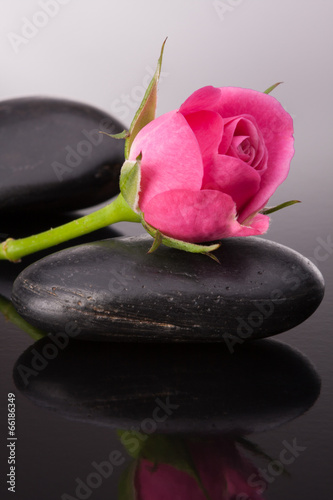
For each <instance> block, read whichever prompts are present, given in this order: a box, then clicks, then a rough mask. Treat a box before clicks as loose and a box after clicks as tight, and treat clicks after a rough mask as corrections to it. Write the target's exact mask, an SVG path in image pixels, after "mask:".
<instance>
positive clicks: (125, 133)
mask: <svg viewBox="0 0 333 500" xmlns="http://www.w3.org/2000/svg"><path fill="white" fill-rule="evenodd" d="M99 133H100V134H103V135H107V136H109V137H112V139H126V138H127V137H128V136H129V131H128V130H123V131H122V132H119V133H118V134H108V133H107V132H103V130H100V131H99Z"/></svg>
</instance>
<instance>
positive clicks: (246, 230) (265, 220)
mask: <svg viewBox="0 0 333 500" xmlns="http://www.w3.org/2000/svg"><path fill="white" fill-rule="evenodd" d="M268 226H269V217H268V215H263V214H257V215H256V216H255V217H254V219H253V220H252V222H251V224H250V225H249V226H243V225H241V224H239V223H238V222H237V226H236V225H234V234H233V235H232V236H255V235H258V234H264V233H266V231H267V229H268Z"/></svg>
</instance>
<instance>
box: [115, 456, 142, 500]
mask: <svg viewBox="0 0 333 500" xmlns="http://www.w3.org/2000/svg"><path fill="white" fill-rule="evenodd" d="M137 465H138V462H137V460H134V462H132V463H131V464H129V466H128V467H127V468H126V469H125V470H124V471H123V472H122V473H121V474H120V477H119V479H118V500H135V499H136V492H135V484H134V480H135V472H136V468H137Z"/></svg>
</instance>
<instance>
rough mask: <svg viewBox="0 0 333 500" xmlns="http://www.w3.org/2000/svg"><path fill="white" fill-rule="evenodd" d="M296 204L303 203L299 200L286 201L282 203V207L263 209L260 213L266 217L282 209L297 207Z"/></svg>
mask: <svg viewBox="0 0 333 500" xmlns="http://www.w3.org/2000/svg"><path fill="white" fill-rule="evenodd" d="M295 203H301V202H300V201H299V200H291V201H285V202H284V203H281V205H276V206H275V207H268V208H263V209H262V210H260V213H261V214H264V215H268V214H272V213H273V212H277V211H278V210H281V209H282V208H285V207H289V206H291V205H295Z"/></svg>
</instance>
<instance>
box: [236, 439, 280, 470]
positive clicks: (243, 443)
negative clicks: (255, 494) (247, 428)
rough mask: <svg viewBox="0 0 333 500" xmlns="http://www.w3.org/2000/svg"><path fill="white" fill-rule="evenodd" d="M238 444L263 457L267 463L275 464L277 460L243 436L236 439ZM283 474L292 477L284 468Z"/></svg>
mask: <svg viewBox="0 0 333 500" xmlns="http://www.w3.org/2000/svg"><path fill="white" fill-rule="evenodd" d="M236 442H237V443H238V444H239V445H240V446H242V447H243V448H244V449H245V450H247V451H250V452H251V453H253V455H256V456H257V457H261V458H262V459H264V460H266V461H267V462H274V460H275V459H274V458H273V457H271V456H270V455H268V454H267V453H266V452H265V451H263V450H262V449H261V447H260V446H259V445H258V444H257V443H254V442H253V441H250V440H249V439H247V438H244V437H242V436H239V437H236ZM282 474H285V475H286V476H289V477H290V472H288V470H287V469H286V468H285V467H284V466H283V469H282Z"/></svg>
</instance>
